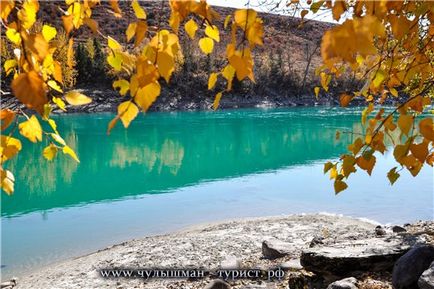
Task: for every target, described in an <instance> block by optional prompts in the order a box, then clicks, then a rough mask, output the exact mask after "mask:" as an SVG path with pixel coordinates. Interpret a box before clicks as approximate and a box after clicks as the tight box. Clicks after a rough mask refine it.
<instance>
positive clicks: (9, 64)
mask: <svg viewBox="0 0 434 289" xmlns="http://www.w3.org/2000/svg"><path fill="white" fill-rule="evenodd" d="M15 66H17V61H16V60H15V59H9V60H6V61H5V63H4V64H3V68H4V69H5V70H4V71H5V73H6V76H8V75H9V74H10V73H11V72H12V71H13V68H14V67H15Z"/></svg>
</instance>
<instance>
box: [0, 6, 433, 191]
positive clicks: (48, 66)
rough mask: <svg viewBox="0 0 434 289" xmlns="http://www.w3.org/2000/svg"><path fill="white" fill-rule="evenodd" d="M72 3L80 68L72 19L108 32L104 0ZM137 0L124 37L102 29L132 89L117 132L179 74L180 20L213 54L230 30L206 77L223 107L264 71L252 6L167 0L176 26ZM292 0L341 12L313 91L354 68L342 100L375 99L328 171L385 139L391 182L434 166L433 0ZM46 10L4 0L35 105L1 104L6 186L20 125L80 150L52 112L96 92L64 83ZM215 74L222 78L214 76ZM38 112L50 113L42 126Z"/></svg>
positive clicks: (361, 159)
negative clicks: (257, 70) (360, 129)
mask: <svg viewBox="0 0 434 289" xmlns="http://www.w3.org/2000/svg"><path fill="white" fill-rule="evenodd" d="M109 2H110V11H109V12H110V13H111V14H112V15H113V17H123V13H122V10H121V8H120V6H119V3H118V1H116V0H111V1H109ZM65 3H66V6H67V9H66V10H64V11H63V10H62V11H63V14H64V15H63V16H62V23H63V29H64V31H66V36H67V43H68V45H67V49H66V57H67V65H68V66H69V67H70V68H73V66H74V62H73V53H74V50H73V47H74V30H77V29H79V28H80V27H82V26H87V27H88V28H89V29H90V30H91V31H93V33H99V34H101V32H100V31H99V25H103V23H97V22H96V21H95V20H94V19H92V11H93V9H97V8H98V7H99V6H101V3H100V1H99V0H84V1H79V0H65ZM129 3H130V5H131V7H132V9H133V11H134V14H135V19H133V20H131V22H130V23H129V25H128V28H127V29H126V31H125V40H122V41H121V40H120V39H114V38H113V37H111V36H110V35H101V36H102V37H104V38H105V40H106V46H107V48H108V51H109V52H108V54H107V58H106V63H107V66H108V67H110V68H111V70H112V71H114V73H115V75H116V79H115V80H114V81H113V88H114V89H115V90H117V91H118V92H119V94H120V97H123V98H124V101H123V102H122V103H121V104H120V105H119V106H118V109H117V110H118V113H117V116H116V117H115V118H114V119H113V120H112V121H111V122H110V123H109V124H108V130H107V132H108V133H110V130H111V129H112V128H113V127H114V126H115V125H116V124H117V123H118V122H119V121H120V122H121V123H122V124H123V126H124V127H128V126H129V124H130V123H131V122H132V121H133V120H134V118H136V116H137V115H138V114H139V113H140V112H141V111H142V112H146V111H147V110H148V109H149V107H150V106H151V105H152V104H153V103H154V102H155V100H156V99H157V98H158V96H159V95H160V93H161V84H162V83H163V82H166V83H169V82H170V79H171V77H172V74H173V72H174V71H175V65H176V62H177V60H178V57H179V55H180V53H182V51H181V49H182V48H181V45H180V41H179V38H178V33H179V30H180V29H183V30H185V32H186V34H187V35H188V37H189V38H190V40H191V41H192V42H193V43H195V45H197V46H198V47H199V48H200V50H201V51H202V52H203V53H204V54H206V55H207V54H211V53H213V51H214V45H215V43H216V42H220V40H221V37H220V34H221V33H229V34H230V36H231V37H230V41H229V42H228V43H227V44H226V55H225V58H226V63H225V65H224V66H223V68H222V69H220V70H217V71H214V72H211V73H210V75H209V79H208V89H209V90H215V89H216V88H217V87H225V88H224V90H218V91H215V100H214V103H213V108H214V109H217V108H218V106H219V102H220V99H221V98H222V97H223V95H224V93H225V92H227V91H230V90H231V89H232V85H233V82H234V79H237V80H238V81H242V80H244V79H249V80H250V81H253V82H254V81H255V77H254V73H253V72H254V69H253V67H254V62H253V57H252V54H253V53H254V48H255V47H256V46H260V45H262V44H263V37H264V29H263V21H262V20H261V18H260V17H259V15H258V13H257V12H256V11H255V10H253V9H249V8H247V9H238V10H236V11H235V12H234V13H233V14H232V15H219V14H218V13H217V12H216V11H215V10H214V9H213V8H212V7H211V6H210V5H208V4H207V3H206V1H195V0H192V1H176V0H170V1H168V3H163V4H165V5H169V6H170V9H171V15H170V18H169V21H168V26H165V27H170V28H169V29H167V28H162V26H163V25H158V26H151V25H149V24H148V22H147V13H146V11H145V9H143V7H142V6H141V5H140V3H139V2H138V1H137V0H133V1H131V2H129ZM286 5H287V6H288V7H291V8H293V9H295V10H298V11H300V15H301V16H302V17H305V16H306V15H308V13H313V14H315V13H318V11H329V12H330V13H331V15H332V16H333V19H334V20H336V21H337V22H339V23H338V24H337V25H335V26H334V27H333V28H331V29H330V30H328V31H327V32H326V33H325V34H324V35H323V38H322V43H321V56H322V59H323V65H322V66H320V67H317V70H316V72H317V75H318V77H319V78H320V82H321V87H316V88H315V89H314V91H313V93H314V94H315V95H316V96H317V97H319V96H320V95H321V93H322V90H324V91H328V89H329V85H330V82H331V81H332V79H333V78H339V77H342V76H343V75H351V76H352V78H353V80H354V82H355V85H354V86H353V87H357V90H356V91H342V93H341V95H340V102H341V105H342V106H347V105H349V103H350V102H351V101H352V100H353V99H354V98H365V100H366V103H367V105H366V108H365V110H364V111H363V113H362V116H361V122H362V124H363V125H364V127H365V130H364V133H363V134H362V135H360V136H357V137H356V138H355V141H354V143H353V144H351V145H350V146H349V148H348V149H349V152H348V153H347V154H344V155H342V156H341V158H340V161H338V162H328V163H327V164H325V168H324V172H329V173H330V177H331V179H333V180H334V188H335V191H336V193H338V192H340V191H342V190H344V189H345V188H346V187H347V184H346V183H345V179H347V178H348V177H349V176H350V174H351V173H354V172H356V170H357V169H358V168H359V169H362V170H365V171H366V172H367V173H368V174H371V172H372V170H373V169H374V167H375V162H376V157H375V155H376V154H377V153H380V154H383V153H384V152H385V151H386V150H387V149H388V146H387V145H386V143H391V146H392V149H393V152H394V156H395V159H396V161H397V163H398V165H397V166H396V167H393V168H391V170H390V172H389V173H388V175H387V177H388V178H389V180H390V182H391V183H392V184H393V183H394V182H395V181H396V180H397V179H398V177H399V171H400V170H401V169H403V168H405V169H407V170H409V171H410V173H411V174H412V175H414V176H416V175H417V174H418V173H419V171H420V169H421V168H422V166H423V165H424V164H428V165H430V166H432V165H433V162H434V154H433V142H434V130H433V121H432V118H431V117H429V116H427V115H426V113H427V112H428V111H429V109H430V106H431V105H432V99H433V95H434V87H433V86H434V73H433V63H434V40H433V37H434V24H433V22H434V2H425V1H337V0H335V1H311V0H308V1H306V2H303V1H297V0H292V1H288V3H286ZM38 10H39V3H38V1H36V0H23V1H20V2H15V1H12V0H9V1H3V0H2V1H1V21H2V25H3V27H4V28H5V29H6V31H5V35H6V37H7V39H8V41H9V42H10V44H11V45H13V47H14V50H13V57H11V59H7V60H5V61H4V67H3V69H4V71H5V73H6V75H11V74H12V75H13V81H12V84H11V88H12V92H13V94H14V96H15V97H16V98H17V99H18V100H19V101H20V102H21V103H23V104H25V105H26V107H27V108H29V109H30V110H33V111H34V112H35V114H33V115H27V114H25V113H24V112H23V111H12V110H9V109H2V110H1V111H0V118H1V121H2V125H1V129H2V131H4V130H6V129H7V128H8V127H9V128H8V133H7V134H4V135H2V136H1V150H0V154H1V187H2V189H3V190H4V191H5V192H6V193H8V194H11V193H12V192H13V188H14V177H13V174H12V173H11V172H10V171H9V170H7V169H6V165H7V161H8V160H9V159H11V158H13V157H14V156H16V155H17V154H18V153H19V151H20V150H21V142H20V140H18V139H17V138H15V137H14V134H16V133H17V132H19V133H20V134H21V135H23V136H24V137H26V138H27V139H28V140H29V141H31V142H41V141H46V142H47V146H46V147H45V149H44V150H43V152H42V153H43V156H44V157H45V158H46V159H47V160H51V159H53V158H54V157H55V156H56V154H57V153H58V152H61V153H64V154H67V155H69V156H70V157H72V158H73V159H75V160H76V161H78V156H77V155H76V154H75V152H74V151H73V150H72V149H71V147H70V146H68V144H67V143H66V142H65V141H64V139H63V138H62V137H61V135H60V133H59V132H58V131H57V127H56V123H55V122H54V120H53V119H52V118H51V117H50V115H51V112H52V110H53V109H54V108H60V109H62V110H65V109H66V104H65V103H69V104H70V105H82V104H87V103H89V102H90V101H91V99H90V98H89V97H87V96H85V95H83V94H81V93H79V92H77V91H74V90H72V91H68V92H65V91H64V89H65V88H66V86H65V80H64V75H63V73H62V71H64V69H63V70H62V65H61V63H59V62H58V61H57V60H55V57H54V55H55V54H56V50H57V49H59V47H57V45H56V44H57V42H56V41H55V39H56V36H57V35H58V34H59V33H60V32H59V29H56V28H55V27H53V26H51V25H49V24H45V25H43V26H42V28H41V29H32V28H33V26H34V25H35V23H36V21H37V12H38ZM218 21H220V22H223V24H224V25H223V27H224V28H223V30H222V31H220V30H219V29H218V27H217V25H216V23H217V22H218ZM301 25H302V24H301ZM121 43H126V44H121ZM218 82H222V84H224V85H217V83H218ZM388 98H395V99H397V100H398V101H399V105H398V106H397V107H396V108H395V109H393V110H392V111H389V112H386V110H385V109H384V108H381V107H380V109H376V107H375V106H378V105H380V106H381V104H383V103H384V102H385V101H386V100H387V99H388ZM374 112H375V114H373V113H374ZM18 115H22V116H23V117H21V118H18ZM421 116H425V117H424V118H423V117H421ZM41 121H42V122H46V123H47V124H48V125H47V126H44V129H43V128H42V126H41V124H40V122H41ZM46 127H48V128H49V129H48V130H47V129H45V128H46ZM342 133H351V132H342Z"/></svg>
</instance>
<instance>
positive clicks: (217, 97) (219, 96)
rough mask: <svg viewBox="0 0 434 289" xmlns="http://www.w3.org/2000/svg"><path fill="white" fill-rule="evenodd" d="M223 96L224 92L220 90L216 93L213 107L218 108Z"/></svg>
mask: <svg viewBox="0 0 434 289" xmlns="http://www.w3.org/2000/svg"><path fill="white" fill-rule="evenodd" d="M221 98H222V93H221V92H219V93H217V94H216V95H215V98H214V102H213V104H212V108H213V109H214V110H216V109H217V108H218V107H219V105H220V99H221Z"/></svg>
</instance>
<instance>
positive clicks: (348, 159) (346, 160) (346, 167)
mask: <svg viewBox="0 0 434 289" xmlns="http://www.w3.org/2000/svg"><path fill="white" fill-rule="evenodd" d="M355 164H356V160H355V158H354V157H353V156H351V155H344V157H343V162H342V172H343V175H344V176H345V177H346V178H348V176H349V175H350V174H351V173H354V172H356V168H355V167H354V166H355Z"/></svg>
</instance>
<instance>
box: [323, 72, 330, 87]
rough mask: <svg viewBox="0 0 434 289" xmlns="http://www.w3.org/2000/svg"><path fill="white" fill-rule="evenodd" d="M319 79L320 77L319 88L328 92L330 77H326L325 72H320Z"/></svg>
mask: <svg viewBox="0 0 434 289" xmlns="http://www.w3.org/2000/svg"><path fill="white" fill-rule="evenodd" d="M320 77H321V86H322V88H323V89H324V90H325V91H328V90H329V83H330V80H331V76H330V75H328V74H327V73H325V72H321V73H320Z"/></svg>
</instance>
